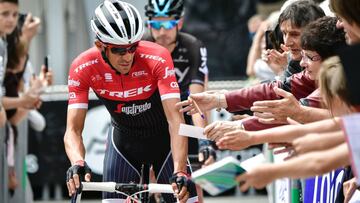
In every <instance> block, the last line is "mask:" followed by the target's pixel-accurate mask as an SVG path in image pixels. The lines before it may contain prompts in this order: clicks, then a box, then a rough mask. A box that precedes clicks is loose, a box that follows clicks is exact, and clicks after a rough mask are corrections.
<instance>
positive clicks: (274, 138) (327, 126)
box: [250, 118, 340, 144]
mask: <svg viewBox="0 0 360 203" xmlns="http://www.w3.org/2000/svg"><path fill="white" fill-rule="evenodd" d="M335 130H340V124H339V118H331V119H327V120H321V121H317V122H313V123H309V124H305V125H286V126H280V127H276V128H270V129H266V130H261V131H254V132H250V133H251V137H252V139H253V141H254V143H256V144H260V143H276V142H291V141H293V140H294V139H295V138H298V137H301V136H304V135H306V134H308V133H322V132H330V131H335Z"/></svg>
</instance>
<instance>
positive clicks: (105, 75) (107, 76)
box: [104, 73, 113, 82]
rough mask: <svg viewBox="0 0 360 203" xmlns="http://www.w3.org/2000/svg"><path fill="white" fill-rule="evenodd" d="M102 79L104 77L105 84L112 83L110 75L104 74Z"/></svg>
mask: <svg viewBox="0 0 360 203" xmlns="http://www.w3.org/2000/svg"><path fill="white" fill-rule="evenodd" d="M104 77H105V82H112V81H113V78H112V75H111V73H105V74H104Z"/></svg>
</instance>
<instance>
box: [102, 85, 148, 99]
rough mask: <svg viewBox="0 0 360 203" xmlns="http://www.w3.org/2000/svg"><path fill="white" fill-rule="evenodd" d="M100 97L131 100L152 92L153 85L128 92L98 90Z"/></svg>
mask: <svg viewBox="0 0 360 203" xmlns="http://www.w3.org/2000/svg"><path fill="white" fill-rule="evenodd" d="M97 91H98V92H99V94H100V95H108V96H110V97H117V98H129V97H135V96H137V95H141V94H143V93H144V92H150V91H151V85H147V86H145V87H139V88H134V89H130V90H126V91H123V92H121V91H109V90H105V89H97Z"/></svg>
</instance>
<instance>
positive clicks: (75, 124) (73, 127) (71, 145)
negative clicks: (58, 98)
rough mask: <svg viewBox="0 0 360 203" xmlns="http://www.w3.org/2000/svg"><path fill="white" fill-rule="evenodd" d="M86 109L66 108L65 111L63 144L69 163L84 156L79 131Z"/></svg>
mask: <svg viewBox="0 0 360 203" xmlns="http://www.w3.org/2000/svg"><path fill="white" fill-rule="evenodd" d="M86 111H87V110H86V109H68V112H67V123H66V132H65V136H64V144H65V151H66V154H67V156H68V158H69V160H70V162H71V164H74V163H75V162H76V161H79V160H84V158H85V147H84V143H83V140H82V137H81V133H82V130H83V129H84V122H85V116H86Z"/></svg>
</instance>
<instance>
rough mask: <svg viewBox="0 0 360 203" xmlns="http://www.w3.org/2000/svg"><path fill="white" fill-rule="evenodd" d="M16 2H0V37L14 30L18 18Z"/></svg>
mask: <svg viewBox="0 0 360 203" xmlns="http://www.w3.org/2000/svg"><path fill="white" fill-rule="evenodd" d="M18 10H19V7H18V5H17V4H14V3H9V2H3V3H0V35H1V37H3V36H5V35H7V34H10V33H12V32H13V31H14V29H15V27H16V24H17V20H18Z"/></svg>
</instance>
